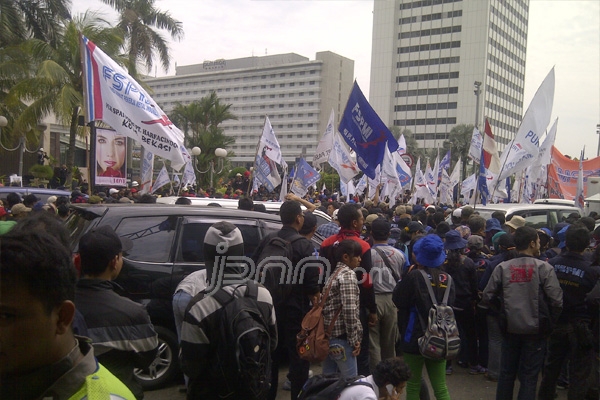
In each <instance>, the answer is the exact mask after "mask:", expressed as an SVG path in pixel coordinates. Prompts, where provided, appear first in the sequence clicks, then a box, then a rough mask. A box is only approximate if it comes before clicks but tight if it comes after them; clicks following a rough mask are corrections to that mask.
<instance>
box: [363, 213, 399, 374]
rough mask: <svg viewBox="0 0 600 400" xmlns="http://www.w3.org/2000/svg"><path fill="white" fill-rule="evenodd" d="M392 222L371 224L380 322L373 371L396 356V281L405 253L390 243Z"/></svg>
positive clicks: (372, 344)
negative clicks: (380, 363) (393, 294)
mask: <svg viewBox="0 0 600 400" xmlns="http://www.w3.org/2000/svg"><path fill="white" fill-rule="evenodd" d="M390 230H391V225H390V223H389V222H388V221H387V220H386V219H385V218H377V219H376V220H374V221H373V222H372V223H371V234H372V235H373V246H372V247H371V259H372V262H373V269H371V278H372V280H373V290H374V291H375V303H376V304H377V323H376V324H375V325H374V326H370V327H369V365H370V367H371V371H375V367H376V366H377V364H378V363H379V362H380V361H381V360H386V359H388V358H393V357H396V341H397V338H398V316H397V315H398V310H397V309H396V306H395V305H394V303H393V301H392V293H393V291H394V288H395V287H396V283H397V282H399V281H400V277H401V276H402V268H403V267H404V264H405V259H404V254H403V253H402V252H401V251H400V250H397V249H395V248H394V247H392V246H390V245H389V244H388V239H389V237H390Z"/></svg>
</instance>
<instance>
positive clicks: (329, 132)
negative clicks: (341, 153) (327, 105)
mask: <svg viewBox="0 0 600 400" xmlns="http://www.w3.org/2000/svg"><path fill="white" fill-rule="evenodd" d="M334 117H335V116H334V113H333V109H331V114H329V121H328V122H327V127H326V128H325V133H323V137H322V138H321V140H319V144H317V150H316V151H315V155H314V156H313V162H312V164H313V167H315V168H321V164H323V163H326V162H327V161H328V160H329V154H330V153H331V149H332V148H333V134H334V131H335V127H334V126H333V125H334Z"/></svg>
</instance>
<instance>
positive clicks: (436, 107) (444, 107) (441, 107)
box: [394, 101, 456, 111]
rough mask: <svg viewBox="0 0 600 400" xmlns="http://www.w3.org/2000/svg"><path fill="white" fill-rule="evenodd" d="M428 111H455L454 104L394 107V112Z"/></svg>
mask: <svg viewBox="0 0 600 400" xmlns="http://www.w3.org/2000/svg"><path fill="white" fill-rule="evenodd" d="M428 110H456V102H455V101H454V102H448V103H424V104H404V105H399V106H394V111H428Z"/></svg>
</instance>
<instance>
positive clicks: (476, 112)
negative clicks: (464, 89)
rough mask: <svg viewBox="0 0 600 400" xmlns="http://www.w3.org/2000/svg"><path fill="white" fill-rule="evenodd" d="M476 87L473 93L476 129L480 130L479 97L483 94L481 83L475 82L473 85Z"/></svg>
mask: <svg viewBox="0 0 600 400" xmlns="http://www.w3.org/2000/svg"><path fill="white" fill-rule="evenodd" d="M473 84H474V85H475V90H474V91H473V92H474V93H475V98H476V100H475V102H476V104H475V127H476V128H477V129H479V95H480V94H481V82H479V81H475V82H474V83H473Z"/></svg>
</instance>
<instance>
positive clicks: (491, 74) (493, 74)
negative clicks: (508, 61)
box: [487, 69, 524, 94]
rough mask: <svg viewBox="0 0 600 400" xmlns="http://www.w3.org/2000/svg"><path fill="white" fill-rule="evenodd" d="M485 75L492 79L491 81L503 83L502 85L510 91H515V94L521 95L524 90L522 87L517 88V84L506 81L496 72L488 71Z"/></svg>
mask: <svg viewBox="0 0 600 400" xmlns="http://www.w3.org/2000/svg"><path fill="white" fill-rule="evenodd" d="M487 75H488V76H489V77H490V78H493V79H495V80H497V81H498V82H500V83H503V84H504V85H506V86H507V87H509V88H510V89H512V90H514V91H516V92H517V93H519V94H523V91H524V89H523V87H522V86H519V85H518V84H516V83H514V82H512V81H510V80H508V79H506V78H505V77H503V76H502V75H500V74H497V73H496V72H494V71H492V70H491V69H488V71H487Z"/></svg>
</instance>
